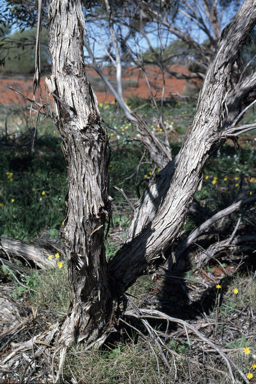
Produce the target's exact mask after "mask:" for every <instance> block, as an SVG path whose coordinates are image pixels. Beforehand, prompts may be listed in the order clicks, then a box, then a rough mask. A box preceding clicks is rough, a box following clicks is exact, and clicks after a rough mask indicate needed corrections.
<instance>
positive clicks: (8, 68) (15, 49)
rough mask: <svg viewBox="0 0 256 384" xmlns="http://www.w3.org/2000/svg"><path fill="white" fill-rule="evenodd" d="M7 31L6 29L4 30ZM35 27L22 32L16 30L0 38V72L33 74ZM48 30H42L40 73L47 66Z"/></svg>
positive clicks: (48, 62)
mask: <svg viewBox="0 0 256 384" xmlns="http://www.w3.org/2000/svg"><path fill="white" fill-rule="evenodd" d="M6 32H7V31H6ZM35 39H36V28H33V29H28V30H25V31H23V32H20V31H16V32H14V33H13V34H10V35H8V36H7V37H4V38H2V39H1V40H0V43H1V45H2V47H1V52H0V63H1V67H0V73H2V74H21V75H29V74H33V73H34V70H35V41H36V40H35ZM47 44H48V31H47V30H46V29H43V30H42V39H41V68H42V73H43V72H44V70H45V69H47V68H48V67H49V64H50V61H49V54H48V48H47Z"/></svg>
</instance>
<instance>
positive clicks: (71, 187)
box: [47, 0, 112, 347]
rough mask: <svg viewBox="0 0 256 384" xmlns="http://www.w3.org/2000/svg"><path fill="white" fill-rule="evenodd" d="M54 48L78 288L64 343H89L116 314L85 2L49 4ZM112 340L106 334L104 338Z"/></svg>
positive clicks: (65, 236)
mask: <svg viewBox="0 0 256 384" xmlns="http://www.w3.org/2000/svg"><path fill="white" fill-rule="evenodd" d="M49 25H50V30H49V36H50V41H49V50H50V55H51V61H52V75H51V77H50V78H48V79H47V85H48V89H49V92H50V93H51V94H52V95H53V96H54V105H55V113H56V119H55V123H56V126H57V128H58V130H59V132H60V135H61V137H62V140H63V147H62V149H63V153H64V156H65V160H66V163H67V170H68V194H67V197H66V205H67V209H66V217H65V220H64V225H63V227H62V230H61V238H62V243H63V249H64V252H65V257H66V260H67V264H68V271H69V278H70V282H71V284H72V286H73V289H74V299H73V302H72V303H71V304H70V308H69V311H68V315H67V318H66V320H65V322H64V324H63V326H62V331H61V332H62V334H61V337H60V339H59V342H60V344H61V345H62V346H64V347H68V346H69V345H70V343H72V342H73V340H74V339H76V340H77V341H81V340H85V341H86V343H87V344H88V345H89V344H90V343H93V342H94V341H95V340H99V339H100V337H101V336H102V335H105V334H106V333H107V332H106V331H107V329H108V328H109V322H110V317H111V313H112V304H111V300H110V289H109V284H108V274H107V263H106V258H105V247H104V229H105V220H106V217H107V216H108V211H109V201H108V171H107V156H108V153H107V151H108V138H107V134H106V132H105V131H104V129H103V128H102V126H101V118H100V113H99V110H98V105H97V99H96V97H95V95H94V93H93V90H92V88H91V86H90V84H89V83H88V81H87V77H86V73H85V69H84V60H83V39H84V33H85V22H84V15H83V12H82V7H81V3H80V1H79V0H52V1H50V2H49ZM104 337H105V336H104Z"/></svg>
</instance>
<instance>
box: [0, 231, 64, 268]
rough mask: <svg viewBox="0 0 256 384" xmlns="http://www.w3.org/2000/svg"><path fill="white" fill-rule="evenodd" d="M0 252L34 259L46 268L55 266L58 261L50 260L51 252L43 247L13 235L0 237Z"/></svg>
mask: <svg viewBox="0 0 256 384" xmlns="http://www.w3.org/2000/svg"><path fill="white" fill-rule="evenodd" d="M0 253H4V254H7V255H12V256H20V257H23V258H25V259H28V260H31V261H33V262H34V263H35V264H36V265H37V266H38V267H39V268H42V269H46V268H49V267H55V265H56V262H55V261H54V260H49V259H48V256H49V252H47V251H46V250H45V249H43V248H39V247H36V246H35V245H32V244H27V243H25V242H24V241H21V240H16V239H13V238H11V237H8V238H5V237H0Z"/></svg>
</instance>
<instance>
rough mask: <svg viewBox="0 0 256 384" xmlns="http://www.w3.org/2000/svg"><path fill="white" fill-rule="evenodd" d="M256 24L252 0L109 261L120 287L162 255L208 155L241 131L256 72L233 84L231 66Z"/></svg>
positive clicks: (225, 36)
mask: <svg viewBox="0 0 256 384" xmlns="http://www.w3.org/2000/svg"><path fill="white" fill-rule="evenodd" d="M255 24H256V2H255V0H248V1H245V3H244V4H243V5H242V6H241V8H240V9H239V11H238V12H237V14H236V16H235V17H234V18H233V20H232V22H231V23H230V24H229V25H228V26H227V27H226V28H225V29H224V31H223V33H222V37H221V39H220V41H219V44H218V50H217V53H216V55H215V58H214V60H213V62H212V64H211V65H210V66H209V69H208V71H207V74H206V78H205V82H204V86H203V88H202V90H201V92H200V95H199V100H198V106H197V111H196V114H195V117H194V121H193V124H192V126H191V128H190V129H189V131H188V133H187V137H186V139H185V141H184V144H183V146H182V148H181V150H180V152H179V154H178V156H177V157H176V159H174V160H173V161H172V162H171V163H170V164H169V165H167V167H166V168H165V170H164V171H163V175H162V176H160V177H159V176H157V177H156V180H155V183H153V184H152V185H150V187H149V188H148V190H147V191H146V192H145V194H144V195H143V197H142V199H141V201H140V204H139V205H138V208H137V210H136V212H135V215H134V219H133V221H132V223H131V227H130V230H129V238H128V241H127V243H126V244H125V245H124V246H123V248H121V249H120V250H119V251H118V253H117V254H116V256H115V257H114V258H113V259H112V260H111V262H110V265H109V271H110V273H111V276H112V277H113V279H114V281H115V282H116V284H117V285H118V287H117V288H118V289H119V290H120V291H125V290H126V289H127V288H128V287H129V286H130V285H131V284H132V283H133V282H134V281H135V280H136V278H137V277H138V276H140V275H141V274H142V273H143V271H144V270H146V269H147V268H148V267H149V266H150V265H152V264H153V263H155V262H156V260H157V259H158V261H159V259H160V260H161V255H162V254H163V252H164V251H165V250H166V248H168V247H169V246H170V244H171V242H172V241H174V240H175V237H176V236H177V234H178V232H179V231H180V229H181V227H182V225H183V223H184V220H185V217H186V215H187V213H188V209H189V206H190V204H191V203H192V199H193V195H194V193H195V192H196V189H197V186H198V183H199V181H200V177H201V173H202V170H203V167H204V165H205V162H206V160H207V159H208V158H209V156H210V155H211V154H212V152H214V151H216V149H217V148H218V147H219V146H220V145H222V144H223V143H224V142H225V140H226V138H227V133H228V134H229V135H230V136H232V135H231V133H232V132H233V131H234V132H235V131H236V128H234V126H233V125H234V124H233V123H234V122H235V120H236V119H237V118H238V117H239V116H240V112H241V107H242V106H244V105H247V104H248V103H249V102H250V101H251V100H250V97H251V95H252V94H254V89H255V85H256V76H255V75H253V76H251V77H250V78H249V79H245V80H244V81H243V82H241V83H239V84H232V68H233V65H234V64H235V61H236V60H237V58H238V55H239V52H240V49H241V48H242V46H243V45H244V43H245V41H246V39H247V37H248V35H249V33H250V32H251V30H252V28H253V27H254V26H255ZM165 183H166V184H165ZM182 261H183V260H181V263H182ZM174 263H175V260H174Z"/></svg>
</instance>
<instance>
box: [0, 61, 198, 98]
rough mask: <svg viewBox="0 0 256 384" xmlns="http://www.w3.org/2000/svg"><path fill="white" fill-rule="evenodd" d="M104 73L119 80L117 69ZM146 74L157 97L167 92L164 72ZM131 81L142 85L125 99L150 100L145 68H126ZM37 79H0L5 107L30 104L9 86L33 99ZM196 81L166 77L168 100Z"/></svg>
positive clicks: (91, 74)
mask: <svg viewBox="0 0 256 384" xmlns="http://www.w3.org/2000/svg"><path fill="white" fill-rule="evenodd" d="M172 69H174V70H176V71H177V72H179V73H184V74H187V73H189V71H188V70H187V68H186V67H183V66H179V67H172ZM103 71H104V73H105V74H106V75H107V76H108V77H109V78H110V79H112V80H115V69H114V68H104V70H103ZM87 73H88V76H89V77H95V76H98V75H97V74H96V72H94V70H92V69H90V68H87ZM146 74H147V77H148V81H149V83H150V86H151V88H152V93H153V95H154V97H156V98H159V97H161V95H162V90H163V81H162V75H161V71H160V69H158V68H154V67H146ZM44 79H45V77H43V78H42V80H41V87H42V97H43V99H45V88H44V85H45V81H44ZM130 79H134V80H136V81H137V82H138V84H139V86H138V87H129V88H128V89H126V90H125V91H124V97H125V99H128V98H129V97H130V96H131V95H136V96H138V97H141V98H145V99H147V98H150V90H149V87H148V85H147V82H146V79H145V76H144V74H143V72H142V70H141V69H138V68H132V67H127V68H123V80H124V81H129V80H130ZM32 82H33V79H32V77H31V78H27V79H20V77H18V76H15V77H9V78H7V79H1V78H0V102H1V103H2V104H12V103H15V104H16V103H20V104H24V103H26V102H27V101H26V100H25V99H24V98H23V97H21V96H19V95H18V94H16V93H15V92H13V91H12V90H10V89H9V88H8V87H9V86H12V87H13V88H15V89H16V90H18V91H20V92H21V93H23V94H24V95H26V96H27V97H29V98H32V97H33V92H32V90H33V87H32ZM195 84H196V82H193V81H187V80H177V79H175V78H171V77H169V75H168V74H167V75H166V77H165V92H164V97H165V98H167V97H170V96H171V95H172V94H173V95H175V94H176V95H177V94H182V92H183V91H184V89H185V87H186V86H187V85H195ZM96 96H97V98H98V102H101V103H102V102H103V103H104V102H110V101H113V100H114V96H113V95H112V94H110V93H109V91H107V92H97V91H96Z"/></svg>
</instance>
